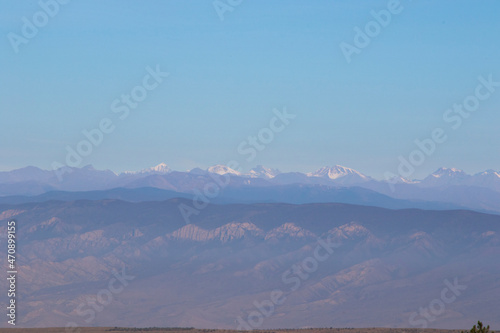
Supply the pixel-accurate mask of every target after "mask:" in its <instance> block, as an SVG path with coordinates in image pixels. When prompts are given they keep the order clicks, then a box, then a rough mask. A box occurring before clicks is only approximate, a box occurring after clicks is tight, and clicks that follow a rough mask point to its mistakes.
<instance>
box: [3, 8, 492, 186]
mask: <svg viewBox="0 0 500 333" xmlns="http://www.w3.org/2000/svg"><path fill="white" fill-rule="evenodd" d="M387 2H388V1H374V0H366V1H352V0H350V1H347V0H344V1H309V0H308V1H306V0H302V1H291V0H287V1H284V0H283V1H266V0H245V1H243V2H242V3H241V5H239V6H237V7H235V8H234V10H233V11H232V12H227V13H226V14H225V19H224V21H221V20H220V19H219V17H218V15H217V13H216V11H215V9H214V7H213V5H212V1H210V0H206V1H205V0H204V1H181V0H178V1H166V0H161V1H159V0H158V1H147V2H146V1H138V0H137V1H130V0H114V1H74V0H73V1H71V2H70V3H68V4H66V5H63V6H61V8H60V10H59V13H58V14H57V15H55V17H53V18H51V19H50V21H49V23H48V24H47V25H46V26H45V27H43V28H40V31H39V32H38V34H37V35H36V36H35V37H34V38H32V39H30V40H29V43H27V44H26V45H20V47H19V53H15V52H14V51H13V49H12V47H11V45H10V42H9V40H8V38H7V34H8V33H9V32H14V33H17V34H21V27H22V24H23V23H22V20H21V19H22V17H23V16H26V17H28V18H31V17H32V16H33V14H35V13H36V12H37V11H39V10H40V7H39V4H38V2H37V1H26V0H23V1H18V0H1V1H0V4H1V7H2V10H1V11H0V34H1V36H2V39H1V42H0V64H1V75H0V101H1V111H0V112H1V122H0V126H1V131H0V140H1V146H0V156H1V157H0V170H11V169H14V168H20V167H24V166H27V165H34V166H38V167H42V168H44V169H50V167H51V163H52V162H53V161H59V162H64V159H65V156H66V148H65V147H66V146H67V145H70V146H72V147H74V146H75V145H76V144H77V143H78V142H79V141H80V140H82V139H83V138H84V137H83V135H82V134H81V131H82V130H84V129H91V128H94V127H96V126H97V124H98V123H99V121H100V120H101V119H102V118H105V117H109V118H112V119H113V121H114V122H115V124H116V129H115V130H114V132H113V133H111V134H108V135H106V136H105V138H104V140H103V143H102V144H101V145H100V146H99V147H96V148H94V150H93V152H92V154H91V155H89V156H87V157H85V158H84V161H83V163H82V165H85V164H92V165H94V167H96V168H99V169H104V168H109V169H112V170H114V171H123V170H135V169H141V168H145V167H149V166H152V165H155V164H158V163H160V162H165V163H167V164H168V165H170V166H171V167H172V168H174V169H177V170H185V169H190V168H192V167H195V166H201V167H208V166H210V165H214V164H219V163H221V164H222V163H225V162H226V161H228V160H232V159H234V160H237V161H241V162H242V165H243V167H244V168H245V169H248V168H250V167H253V166H254V165H257V164H263V165H265V166H269V167H275V168H279V169H281V170H282V171H292V170H297V171H312V170H315V169H317V168H319V167H321V166H324V165H334V164H341V165H345V166H348V167H352V168H355V169H357V170H359V171H361V172H364V173H366V174H369V175H372V176H374V177H382V175H383V173H384V172H386V171H391V172H396V169H397V166H398V163H399V162H398V156H399V155H403V156H408V154H409V153H410V152H411V151H412V150H414V149H415V148H416V146H415V144H414V143H413V141H414V140H415V139H424V138H426V137H429V136H430V132H431V131H432V130H433V129H434V128H436V127H442V128H444V129H445V130H446V131H447V133H448V134H449V138H448V140H447V141H446V142H445V143H444V144H441V145H439V146H438V148H437V150H436V152H435V153H434V154H433V155H432V156H430V157H428V158H427V159H426V161H425V163H424V164H423V165H421V166H420V167H418V168H417V170H416V172H415V174H414V177H416V178H418V177H422V176H425V175H426V174H428V173H430V172H432V171H434V170H435V169H437V168H438V167H441V166H447V167H457V168H461V169H463V170H465V171H467V172H470V173H474V172H479V171H482V170H486V169H495V170H500V148H499V143H500V131H499V130H498V128H499V120H500V88H499V90H498V91H497V92H496V93H494V94H493V95H492V97H491V98H489V99H488V100H486V101H484V102H482V104H481V106H480V109H479V110H478V111H477V112H476V113H474V114H472V115H471V117H470V118H468V119H466V120H464V122H463V125H462V126H461V127H460V128H459V129H457V130H456V131H453V130H451V127H450V125H449V124H446V123H445V122H444V121H443V119H442V117H443V113H444V112H445V110H446V109H447V108H449V107H451V106H452V105H453V104H454V103H461V102H462V101H463V99H464V98H465V97H466V96H468V95H470V94H471V93H473V92H474V89H475V87H476V86H477V84H478V81H477V77H478V76H479V75H483V76H488V75H489V74H492V75H493V78H494V79H496V80H497V81H500V43H499V41H500V21H499V20H498V15H499V13H500V2H499V1H496V0H485V1H473V0H469V1H460V0H458V1H457V0H446V1H430V0H419V1H409V0H406V1H405V0H401V5H402V7H403V11H402V12H401V13H400V14H398V15H395V16H393V18H392V22H391V23H390V24H389V25H388V26H387V27H385V28H383V30H382V31H381V33H380V34H379V35H378V36H376V37H374V38H373V40H372V41H371V43H370V45H369V46H368V47H366V48H364V49H363V50H362V51H361V53H360V54H359V55H355V56H353V60H352V62H351V63H350V64H348V63H347V62H346V60H345V58H344V56H343V54H342V52H341V50H340V48H339V44H340V43H341V42H343V41H344V42H348V43H352V41H353V38H354V34H355V33H354V30H353V28H354V27H355V26H359V27H364V26H365V24H366V23H367V22H369V21H370V20H372V19H373V18H372V17H371V16H370V11H371V10H376V11H378V10H381V9H384V8H386V6H387ZM157 64H159V65H160V67H161V68H162V69H163V70H164V71H168V72H170V77H168V78H167V79H166V80H165V81H164V82H163V83H162V84H161V85H160V86H159V87H158V88H157V89H155V90H154V91H152V92H150V93H149V95H148V97H147V98H146V100H145V101H144V102H142V103H141V104H140V105H139V107H138V108H137V109H135V110H133V111H132V112H131V114H130V116H129V117H128V118H127V119H125V120H123V121H120V120H118V118H117V116H116V114H114V113H112V112H111V109H110V105H111V103H112V101H113V100H114V99H116V98H118V97H120V95H121V94H123V93H128V92H130V90H131V89H132V88H133V87H134V86H135V85H137V84H140V83H141V81H142V77H143V76H144V75H145V74H146V70H145V68H146V67H147V66H151V67H155V66H156V65H157ZM283 107H286V108H287V110H288V111H289V112H290V113H293V114H295V115H297V117H296V119H294V120H293V121H292V123H291V124H290V125H289V126H288V127H287V128H286V130H284V131H283V132H281V133H278V134H277V135H276V137H275V140H274V141H273V142H271V143H270V144H269V145H268V146H267V147H266V149H265V150H264V151H262V152H259V154H258V155H257V157H256V158H255V160H254V161H252V162H251V163H246V162H245V158H244V157H243V156H241V155H239V154H238V152H237V149H236V147H237V146H238V144H240V143H241V142H242V141H243V140H245V139H246V138H247V136H249V135H255V134H257V133H258V132H259V130H260V129H262V128H263V127H265V126H267V125H268V123H269V120H270V119H271V118H272V116H273V113H272V110H273V108H278V109H282V108H283Z"/></svg>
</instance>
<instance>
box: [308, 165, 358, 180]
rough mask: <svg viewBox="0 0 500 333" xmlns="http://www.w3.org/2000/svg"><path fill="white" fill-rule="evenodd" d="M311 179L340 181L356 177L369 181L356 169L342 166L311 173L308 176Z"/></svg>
mask: <svg viewBox="0 0 500 333" xmlns="http://www.w3.org/2000/svg"><path fill="white" fill-rule="evenodd" d="M307 176H309V177H322V178H329V179H338V178H341V177H345V176H354V177H357V178H361V179H368V177H367V176H365V175H363V174H362V173H361V172H358V171H356V170H354V169H351V168H347V167H344V166H342V165H334V166H333V167H328V166H326V167H322V168H320V169H318V170H317V171H315V172H310V173H308V174H307Z"/></svg>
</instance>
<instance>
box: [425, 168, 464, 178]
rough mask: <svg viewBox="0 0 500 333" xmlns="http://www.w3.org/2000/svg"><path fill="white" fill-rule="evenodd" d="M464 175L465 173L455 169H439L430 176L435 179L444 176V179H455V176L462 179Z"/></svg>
mask: <svg viewBox="0 0 500 333" xmlns="http://www.w3.org/2000/svg"><path fill="white" fill-rule="evenodd" d="M466 175H467V174H466V173H465V172H463V171H462V170H460V169H456V168H439V169H437V170H436V171H435V172H434V173H432V174H431V176H433V177H435V178H440V177H443V176H445V177H457V176H460V177H463V176H466Z"/></svg>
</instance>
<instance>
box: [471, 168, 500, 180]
mask: <svg viewBox="0 0 500 333" xmlns="http://www.w3.org/2000/svg"><path fill="white" fill-rule="evenodd" d="M474 176H482V177H488V176H489V177H494V178H500V172H499V171H495V170H492V169H488V170H486V171H483V172H480V173H477V174H475V175H474Z"/></svg>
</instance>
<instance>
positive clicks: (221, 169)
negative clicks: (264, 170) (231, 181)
mask: <svg viewBox="0 0 500 333" xmlns="http://www.w3.org/2000/svg"><path fill="white" fill-rule="evenodd" d="M207 171H208V172H210V173H216V174H218V175H225V174H230V175H233V176H241V175H242V174H241V172H238V171H236V170H233V169H231V168H230V167H228V166H225V165H222V164H217V165H214V166H211V167H210V168H208V169H207Z"/></svg>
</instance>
